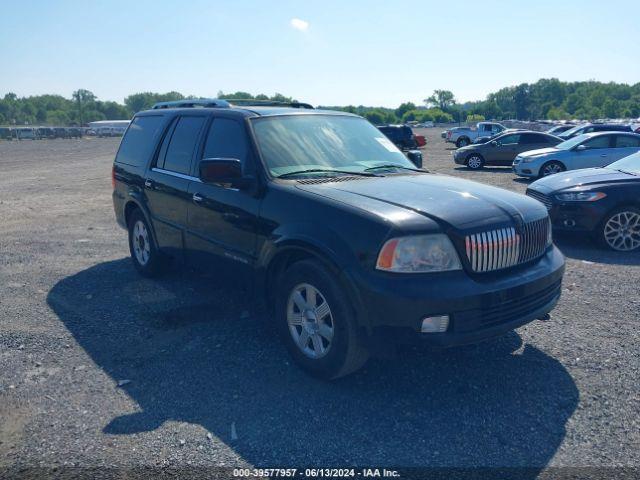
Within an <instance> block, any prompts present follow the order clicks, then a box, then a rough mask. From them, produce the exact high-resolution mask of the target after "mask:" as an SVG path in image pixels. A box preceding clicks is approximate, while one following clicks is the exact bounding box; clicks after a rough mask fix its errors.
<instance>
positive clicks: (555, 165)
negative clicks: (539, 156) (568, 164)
mask: <svg viewBox="0 0 640 480" xmlns="http://www.w3.org/2000/svg"><path fill="white" fill-rule="evenodd" d="M565 170H566V168H565V166H564V165H563V164H561V163H560V162H556V161H555V160H554V161H552V162H547V163H545V164H544V165H542V167H540V174H539V175H538V177H539V178H542V177H548V176H549V175H555V174H556V173H560V172H564V171H565Z"/></svg>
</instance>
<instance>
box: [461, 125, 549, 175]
mask: <svg viewBox="0 0 640 480" xmlns="http://www.w3.org/2000/svg"><path fill="white" fill-rule="evenodd" d="M561 141H562V140H560V139H559V138H558V137H555V136H553V135H549V134H547V133H542V132H533V131H526V130H524V131H515V132H514V131H511V132H505V133H502V134H499V135H497V136H496V137H494V138H493V139H492V140H491V141H489V142H487V143H481V144H471V145H468V146H466V147H462V148H459V149H457V150H456V151H455V152H454V154H453V160H454V161H455V162H456V163H457V164H458V165H466V166H467V167H469V168H470V169H472V170H477V169H480V168H482V167H484V166H485V165H497V166H511V164H512V163H513V159H514V158H516V156H517V155H518V154H519V153H522V152H527V151H529V150H536V149H539V148H548V147H553V146H555V145H557V144H559V143H560V142H561Z"/></svg>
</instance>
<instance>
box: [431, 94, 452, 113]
mask: <svg viewBox="0 0 640 480" xmlns="http://www.w3.org/2000/svg"><path fill="white" fill-rule="evenodd" d="M424 103H425V104H426V105H427V106H428V107H437V108H439V109H440V110H442V111H444V112H446V111H447V109H448V108H449V107H451V106H452V105H454V104H455V103H456V98H455V96H454V95H453V92H450V91H449V90H434V91H433V95H431V96H430V97H429V98H426V99H425V100H424Z"/></svg>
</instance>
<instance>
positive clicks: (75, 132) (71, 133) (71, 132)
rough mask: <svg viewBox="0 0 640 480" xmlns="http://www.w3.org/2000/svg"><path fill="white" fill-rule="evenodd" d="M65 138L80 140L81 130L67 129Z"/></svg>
mask: <svg viewBox="0 0 640 480" xmlns="http://www.w3.org/2000/svg"><path fill="white" fill-rule="evenodd" d="M67 136H68V137H69V138H82V129H81V128H78V127H69V128H67Z"/></svg>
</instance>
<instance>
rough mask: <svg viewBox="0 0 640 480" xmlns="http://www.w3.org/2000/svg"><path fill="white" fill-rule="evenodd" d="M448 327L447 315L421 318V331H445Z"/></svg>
mask: <svg viewBox="0 0 640 480" xmlns="http://www.w3.org/2000/svg"><path fill="white" fill-rule="evenodd" d="M447 327H449V315H438V316H437V317H426V318H423V319H422V328H421V329H420V331H421V332H422V333H436V332H446V331H447Z"/></svg>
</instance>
